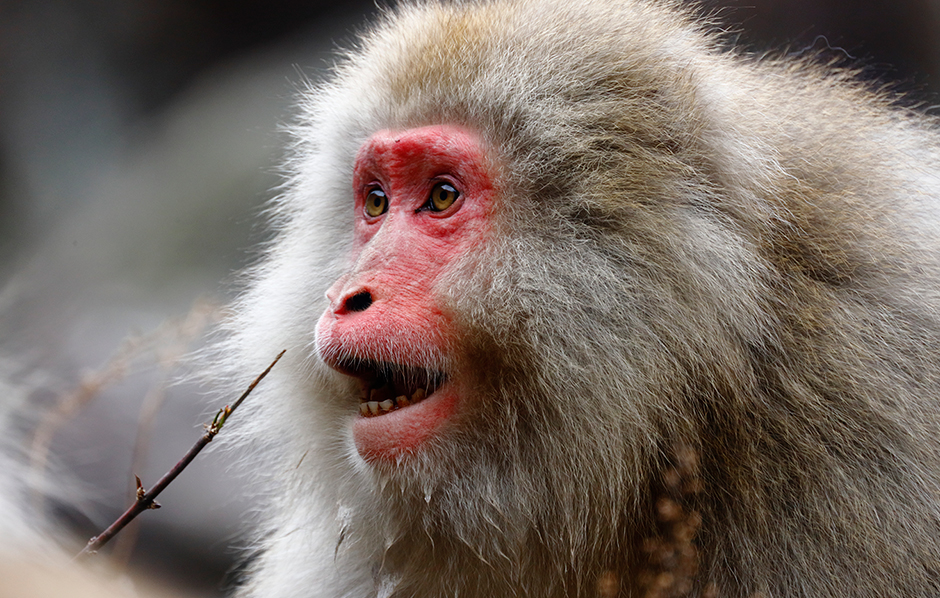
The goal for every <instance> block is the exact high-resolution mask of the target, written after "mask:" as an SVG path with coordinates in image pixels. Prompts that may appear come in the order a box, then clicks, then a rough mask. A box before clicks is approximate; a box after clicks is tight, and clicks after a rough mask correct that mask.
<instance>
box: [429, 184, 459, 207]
mask: <svg viewBox="0 0 940 598" xmlns="http://www.w3.org/2000/svg"><path fill="white" fill-rule="evenodd" d="M458 197H460V192H459V191H457V190H456V189H454V187H453V186H452V185H449V184H447V183H444V182H441V183H438V184H436V185H434V188H433V189H431V197H430V198H429V199H428V203H427V206H428V208H430V209H431V210H433V211H435V212H443V211H444V210H446V209H447V208H449V207H450V206H452V205H454V202H455V201H457V198H458Z"/></svg>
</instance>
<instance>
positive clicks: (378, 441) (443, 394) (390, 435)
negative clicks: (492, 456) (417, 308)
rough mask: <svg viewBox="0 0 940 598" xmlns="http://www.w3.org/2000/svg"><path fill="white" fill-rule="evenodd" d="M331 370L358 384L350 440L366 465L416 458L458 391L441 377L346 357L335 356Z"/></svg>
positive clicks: (445, 417)
mask: <svg viewBox="0 0 940 598" xmlns="http://www.w3.org/2000/svg"><path fill="white" fill-rule="evenodd" d="M329 365H330V367H332V368H333V369H335V370H336V371H338V372H341V373H343V374H345V375H347V376H351V377H354V378H356V379H358V380H359V384H360V394H359V398H360V403H359V406H358V413H357V415H356V418H355V420H354V422H353V425H352V434H353V441H354V442H355V445H356V449H357V450H358V452H359V454H360V455H361V456H362V457H363V458H364V459H366V460H368V461H375V460H384V461H398V460H399V459H401V458H402V457H403V456H405V455H409V454H414V453H415V452H416V451H417V450H419V448H420V446H421V445H422V444H424V442H426V441H427V440H428V439H430V438H431V437H433V436H435V435H437V434H438V432H439V430H440V429H441V428H442V426H443V425H444V424H445V423H446V422H447V420H449V419H450V417H451V416H452V415H453V413H454V411H455V409H456V405H457V398H458V393H457V391H456V386H455V385H454V384H453V383H452V382H451V381H450V380H449V379H448V377H447V375H446V374H444V373H443V372H440V371H436V370H431V369H426V368H423V367H419V366H410V365H403V364H397V363H390V362H381V361H374V360H369V359H361V358H353V357H348V356H346V357H341V356H337V357H336V358H335V359H333V360H331V361H330V362H329Z"/></svg>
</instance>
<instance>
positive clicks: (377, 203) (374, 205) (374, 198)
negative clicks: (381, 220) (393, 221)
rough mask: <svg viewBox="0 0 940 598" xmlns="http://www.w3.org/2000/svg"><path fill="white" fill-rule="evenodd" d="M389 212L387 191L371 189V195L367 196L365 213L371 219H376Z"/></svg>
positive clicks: (376, 188)
mask: <svg viewBox="0 0 940 598" xmlns="http://www.w3.org/2000/svg"><path fill="white" fill-rule="evenodd" d="M387 210H388V198H387V197H386V196H385V191H382V190H381V189H379V188H378V187H373V188H372V189H369V194H368V195H366V206H365V212H366V216H369V217H370V218H375V217H377V216H381V215H382V214H384V213H385V212H386V211H387Z"/></svg>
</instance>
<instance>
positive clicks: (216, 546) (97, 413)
mask: <svg viewBox="0 0 940 598" xmlns="http://www.w3.org/2000/svg"><path fill="white" fill-rule="evenodd" d="M704 7H705V9H706V10H709V11H717V14H718V15H719V18H720V20H721V21H722V22H723V23H725V24H726V25H727V26H728V28H729V30H730V31H731V32H732V37H733V38H736V39H737V40H738V43H739V44H741V45H744V46H745V47H746V48H748V49H750V50H751V51H753V52H757V53H761V52H764V51H767V50H782V51H786V52H792V53H802V52H806V51H822V52H823V53H824V54H825V55H827V56H832V57H834V58H838V57H847V59H848V60H849V61H850V62H852V63H854V64H857V65H860V66H862V67H863V71H864V76H865V77H867V78H871V79H872V80H875V81H879V82H884V83H889V84H890V85H892V86H893V87H894V88H895V89H898V90H900V91H903V92H906V93H910V94H912V95H911V98H912V101H915V102H919V103H922V104H923V105H924V106H931V105H933V104H934V103H936V94H937V92H938V91H940V35H938V32H940V0H749V1H745V0H735V1H727V2H718V1H717V0H713V1H709V2H706V3H705V6H704ZM375 12H376V8H375V5H374V4H373V2H372V1H371V0H368V1H366V0H362V1H360V0H346V1H345V2H343V3H342V4H340V3H332V2H326V1H322V0H319V1H318V0H268V1H262V0H242V1H239V0H229V1H223V0H23V1H18V0H0V378H2V379H4V380H6V381H7V382H9V383H10V384H11V385H12V387H14V388H20V389H26V392H20V393H16V392H4V393H3V396H0V404H3V403H4V402H5V403H6V404H7V407H6V409H7V411H8V412H9V411H13V408H14V407H16V406H15V405H12V403H14V402H15V401H18V400H23V401H29V402H30V404H32V405H35V406H38V407H39V409H37V408H31V409H29V410H28V412H29V413H30V414H31V416H30V417H28V418H25V419H22V418H20V419H17V420H16V423H18V424H19V425H20V426H21V428H22V429H23V431H24V436H25V440H24V442H25V450H26V452H27V455H28V458H29V459H30V466H31V467H32V468H33V469H34V470H45V469H48V468H52V470H53V471H59V472H63V473H61V474H60V475H61V476H62V478H61V479H62V480H63V484H62V485H61V487H59V488H57V489H56V491H55V492H54V493H53V499H52V500H51V501H46V502H47V503H48V504H47V505H46V507H44V508H48V509H51V510H52V511H53V512H54V513H55V514H56V515H57V516H58V517H60V518H61V520H62V521H63V525H67V526H69V527H70V528H72V529H73V530H74V531H75V532H76V533H77V534H79V535H80V536H88V535H91V534H93V533H95V532H96V531H98V530H100V529H101V528H103V527H104V526H105V525H107V524H108V523H110V521H111V520H113V519H114V518H115V517H116V516H117V515H119V514H120V512H121V511H123V509H124V508H125V507H126V506H127V505H128V504H129V501H130V500H131V498H130V497H131V495H130V484H131V480H133V473H136V474H138V475H140V476H141V478H142V479H143V481H144V485H145V486H149V485H152V483H153V482H154V481H156V480H157V479H158V478H159V476H160V475H162V473H163V472H164V471H166V470H167V469H168V468H169V467H170V466H172V465H173V463H175V462H176V460H177V459H178V458H179V457H180V456H182V454H183V453H184V452H185V451H186V450H187V449H188V448H189V446H191V444H192V443H193V442H194V441H195V440H196V438H198V436H199V435H200V434H201V432H202V428H201V424H202V423H204V422H206V421H208V419H210V417H211V415H210V414H211V412H213V411H214V410H215V409H216V408H217V407H219V406H220V405H217V404H215V403H214V402H212V401H209V400H208V398H207V391H206V389H205V388H204V387H201V386H199V385H197V384H194V383H185V382H179V380H180V379H185V378H186V377H187V375H188V372H187V363H188V361H189V360H188V359H187V358H186V355H187V354H188V352H189V351H192V350H194V349H198V347H199V346H200V343H201V342H203V340H202V339H203V338H204V334H205V331H206V330H207V329H209V328H211V326H212V322H213V321H214V320H215V319H216V318H217V317H218V313H219V310H220V306H222V305H224V303H225V302H226V301H227V300H228V299H229V298H230V297H231V294H232V293H234V292H235V290H236V289H237V274H236V273H237V272H238V270H239V269H240V268H243V267H244V266H245V265H247V264H249V263H251V261H252V259H253V257H254V255H255V254H254V253H253V250H252V247H254V246H256V245H257V244H258V243H259V242H262V241H264V240H265V239H267V238H268V237H269V234H270V231H269V230H268V229H267V228H266V226H265V223H264V218H263V215H262V211H263V206H264V203H265V201H266V200H267V199H269V198H270V197H272V195H273V191H271V189H273V188H274V187H275V186H276V185H277V184H278V182H279V177H278V163H279V160H280V158H281V155H282V154H281V147H282V145H283V142H284V136H283V134H282V133H281V130H280V127H281V126H282V125H283V124H284V123H288V122H290V120H291V118H292V115H293V112H292V104H293V98H294V97H295V94H296V91H297V89H298V88H299V87H301V86H302V85H303V83H304V81H305V80H316V79H317V78H318V77H320V76H321V73H322V72H323V71H324V69H325V68H327V67H328V65H329V64H330V62H331V60H332V57H333V56H334V52H335V49H336V48H337V47H339V46H343V45H347V44H348V42H349V41H350V40H351V39H352V38H353V36H354V33H355V31H356V30H357V28H358V27H361V26H362V24H363V23H364V22H365V21H366V20H367V19H368V16H369V15H370V14H374V13H375ZM272 358H273V356H272ZM255 374H257V372H254V373H252V372H246V380H245V382H246V384H247V382H248V381H249V380H250V379H251V378H253V377H254V375H255ZM20 397H21V399H20ZM232 457H233V456H232V455H231V454H230V453H226V452H218V453H213V454H209V455H205V456H202V457H200V458H199V459H198V460H197V462H196V463H195V464H194V465H193V466H192V467H191V468H190V469H189V470H187V471H186V472H184V473H183V475H182V476H181V477H180V479H179V480H177V482H175V483H174V484H173V485H172V486H171V487H170V489H169V490H167V492H166V493H165V494H164V495H163V497H162V498H161V500H160V502H161V503H162V504H163V505H164V507H163V509H161V510H160V511H157V512H151V513H145V514H144V516H143V517H142V520H143V522H142V526H141V528H140V529H139V530H136V531H132V532H130V533H127V539H126V540H124V541H123V542H122V543H120V544H118V546H117V547H116V548H115V552H116V558H117V559H118V560H120V561H122V562H129V563H130V566H131V567H132V568H133V569H135V570H137V571H138V572H140V574H142V575H144V576H152V577H155V578H157V579H159V580H160V582H161V583H163V584H166V585H168V586H170V587H172V588H176V589H178V591H179V592H180V593H184V592H185V593H189V594H191V595H193V596H205V597H211V596H220V595H223V594H224V588H225V585H226V583H227V581H226V580H231V579H232V578H233V577H234V576H237V574H236V575H233V574H232V571H235V570H236V567H237V561H238V549H239V547H240V546H243V545H244V543H245V540H244V538H245V536H244V533H245V527H246V522H247V521H248V520H249V519H250V510H251V508H252V501H251V498H250V496H248V495H246V494H245V492H244V489H243V486H244V485H243V484H242V483H241V482H240V481H239V480H238V478H237V472H234V471H232V467H231V466H230V465H227V463H228V462H231V460H232Z"/></svg>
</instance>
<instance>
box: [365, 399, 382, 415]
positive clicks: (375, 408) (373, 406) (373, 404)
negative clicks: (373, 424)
mask: <svg viewBox="0 0 940 598" xmlns="http://www.w3.org/2000/svg"><path fill="white" fill-rule="evenodd" d="M366 405H368V406H369V411H371V412H372V415H378V414H379V403H378V402H377V401H369V402H368V403H366Z"/></svg>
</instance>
